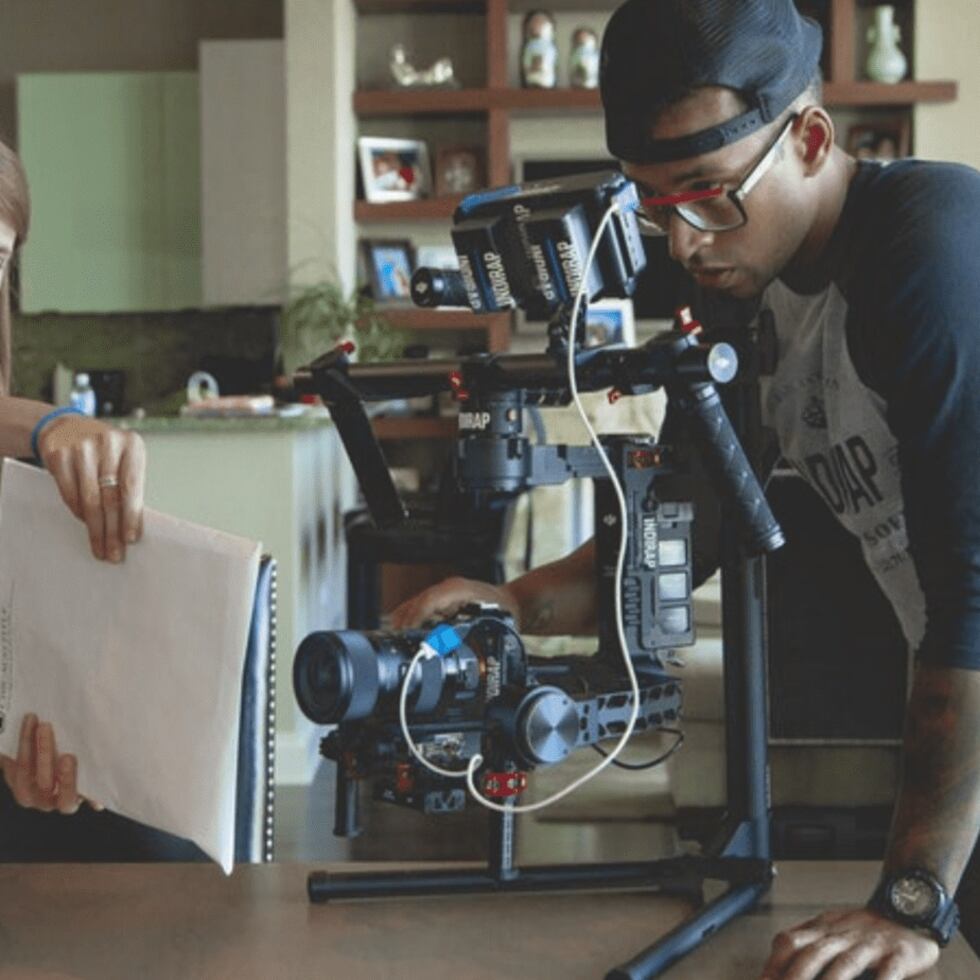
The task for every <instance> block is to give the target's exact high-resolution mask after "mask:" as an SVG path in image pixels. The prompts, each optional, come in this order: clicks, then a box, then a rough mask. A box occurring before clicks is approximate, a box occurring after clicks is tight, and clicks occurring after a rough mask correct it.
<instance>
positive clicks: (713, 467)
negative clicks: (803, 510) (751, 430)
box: [667, 384, 786, 554]
mask: <svg viewBox="0 0 980 980" xmlns="http://www.w3.org/2000/svg"><path fill="white" fill-rule="evenodd" d="M667 396H668V398H670V399H671V400H672V403H673V404H674V405H676V406H677V407H678V408H680V409H681V410H682V411H683V412H684V414H685V415H686V416H687V417H688V418H689V419H690V420H691V422H692V428H693V431H694V434H695V438H696V439H697V440H698V443H699V446H700V449H701V452H702V454H703V456H704V460H705V463H706V465H707V467H708V471H709V472H710V473H711V475H712V477H713V478H714V480H715V482H716V485H717V489H718V491H719V494H720V495H721V496H722V499H728V500H730V501H731V502H732V509H733V511H734V512H735V514H736V515H737V518H738V520H739V522H740V523H741V525H742V527H743V529H744V531H745V533H746V544H747V546H748V548H749V552H750V554H762V553H763V552H769V551H776V550H777V549H778V548H781V547H782V546H783V545H784V544H785V543H786V538H785V537H784V535H783V530H782V528H781V527H780V526H779V523H778V522H777V521H776V518H775V517H774V516H773V513H772V510H771V509H770V507H769V503H768V501H767V500H766V497H765V493H764V492H763V490H762V487H761V485H760V484H759V481H758V479H757V478H756V475H755V471H754V470H753V469H752V467H751V465H750V464H749V461H748V459H747V458H746V456H745V451H744V450H743V449H742V444H741V443H740V442H739V440H738V437H737V436H736V435H735V430H734V429H733V428H732V423H731V422H730V421H729V419H728V414H727V413H726V412H725V408H724V406H723V405H722V403H721V396H720V395H719V394H718V389H717V388H715V386H714V385H713V384H692V385H687V386H683V387H682V386H677V387H674V386H670V387H668V389H667Z"/></svg>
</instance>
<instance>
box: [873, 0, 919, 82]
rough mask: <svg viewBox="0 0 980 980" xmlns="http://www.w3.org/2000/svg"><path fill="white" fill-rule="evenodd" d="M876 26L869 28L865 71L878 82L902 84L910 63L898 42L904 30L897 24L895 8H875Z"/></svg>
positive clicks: (887, 6)
mask: <svg viewBox="0 0 980 980" xmlns="http://www.w3.org/2000/svg"><path fill="white" fill-rule="evenodd" d="M874 15H875V16H874V25H873V26H872V27H869V28H868V43H869V44H870V45H871V50H870V51H869V52H868V61H867V64H866V65H865V71H866V72H867V73H868V78H871V79H873V80H874V81H876V82H888V83H892V84H893V83H895V82H900V81H901V80H902V79H903V78H904V77H905V73H906V71H908V67H909V63H908V60H907V59H906V57H905V55H904V54H902V51H901V49H900V48H899V46H898V42H899V40H900V38H901V36H902V29H901V28H900V27H899V26H898V25H897V24H896V23H895V8H894V7H892V6H890V5H887V4H886V5H885V6H882V7H875V8H874Z"/></svg>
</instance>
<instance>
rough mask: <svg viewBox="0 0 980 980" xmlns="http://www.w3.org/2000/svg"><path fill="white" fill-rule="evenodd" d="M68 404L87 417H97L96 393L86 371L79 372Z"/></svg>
mask: <svg viewBox="0 0 980 980" xmlns="http://www.w3.org/2000/svg"><path fill="white" fill-rule="evenodd" d="M68 404H69V405H71V406H72V408H77V409H78V410H79V411H81V412H84V413H85V414H86V415H91V416H93V417H94V415H95V392H94V391H93V390H92V385H91V384H90V383H89V376H88V375H87V374H86V373H85V372H84V371H79V372H78V374H76V375H75V383H74V384H73V385H72V388H71V394H70V395H69V396H68Z"/></svg>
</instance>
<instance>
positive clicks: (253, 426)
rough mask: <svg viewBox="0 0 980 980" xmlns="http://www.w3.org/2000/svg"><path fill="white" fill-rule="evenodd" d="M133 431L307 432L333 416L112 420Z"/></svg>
mask: <svg viewBox="0 0 980 980" xmlns="http://www.w3.org/2000/svg"><path fill="white" fill-rule="evenodd" d="M110 421H111V422H112V423H113V425H117V426H119V428H121V429H131V430H132V431H133V432H174V433H179V432H304V431H306V430H308V429H318V428H320V427H321V426H325V425H332V422H331V421H330V416H329V415H320V414H310V415H252V416H237V417H233V418H193V417H188V416H183V415H150V416H147V417H146V418H142V419H137V418H131V417H129V416H126V417H124V418H119V419H111V420H110Z"/></svg>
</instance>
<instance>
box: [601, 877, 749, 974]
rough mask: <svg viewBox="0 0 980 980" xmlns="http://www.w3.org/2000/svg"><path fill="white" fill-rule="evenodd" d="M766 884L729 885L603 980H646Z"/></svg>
mask: <svg viewBox="0 0 980 980" xmlns="http://www.w3.org/2000/svg"><path fill="white" fill-rule="evenodd" d="M767 888H768V885H738V886H736V887H734V888H729V889H728V890H727V891H725V892H724V893H723V894H721V895H719V896H718V897H717V898H716V899H714V900H712V901H710V902H708V904H707V905H705V906H704V908H703V909H701V910H700V911H698V912H697V913H696V914H695V915H693V916H692V917H691V918H689V919H686V920H685V921H684V922H682V923H681V924H680V925H679V926H676V927H675V928H674V929H671V931H670V932H668V933H667V935H666V936H664V937H662V938H661V939H659V940H657V942H655V943H654V944H653V945H652V946H648V947H647V948H646V949H645V950H643V952H642V953H638V954H637V955H636V956H634V957H633V959H631V960H630V961H629V962H628V963H624V964H623V965H622V966H617V967H616V968H615V969H613V970H610V972H609V973H607V974H606V980H649V978H650V977H655V976H657V975H658V974H660V973H661V972H662V971H663V970H666V969H667V967H668V966H670V965H671V964H672V963H675V962H676V961H677V960H679V959H681V957H683V956H686V955H687V954H688V953H690V952H691V950H692V949H695V948H696V947H697V946H700V945H701V943H703V942H704V940H705V939H707V938H708V936H710V935H711V934H712V933H713V932H715V931H716V930H717V929H720V928H721V927H722V926H723V925H725V923H726V922H728V921H729V920H730V919H733V918H735V916H736V915H740V914H741V913H742V912H744V911H746V910H747V909H750V908H751V907H752V906H753V905H755V903H756V902H757V901H758V900H759V898H760V897H761V896H762V895H763V894H764V893H765V891H766V889H767Z"/></svg>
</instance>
